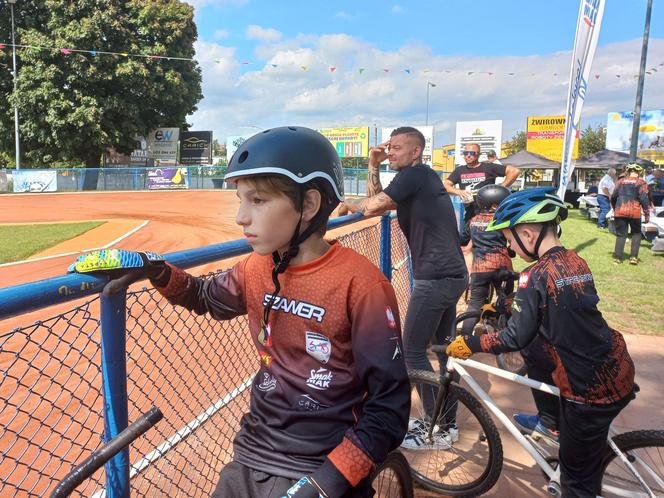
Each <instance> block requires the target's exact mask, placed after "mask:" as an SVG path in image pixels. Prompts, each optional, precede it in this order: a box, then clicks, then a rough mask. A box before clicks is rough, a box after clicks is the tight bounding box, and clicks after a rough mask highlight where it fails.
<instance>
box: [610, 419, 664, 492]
mask: <svg viewBox="0 0 664 498" xmlns="http://www.w3.org/2000/svg"><path fill="white" fill-rule="evenodd" d="M613 442H614V443H616V446H618V448H619V449H620V451H621V452H622V453H623V454H624V455H625V457H626V458H627V460H628V461H629V462H630V463H631V464H632V466H633V467H634V469H635V470H636V471H637V473H638V475H639V476H640V477H641V479H642V480H643V482H644V483H645V486H644V485H643V484H641V483H640V482H639V479H638V478H637V477H636V476H635V475H634V473H633V472H632V471H631V470H630V469H629V468H628V467H627V465H625V463H624V462H622V460H621V459H620V458H619V457H618V455H616V454H615V452H614V451H613V450H612V449H611V448H610V447H607V449H606V452H605V454H604V458H603V459H602V465H603V467H604V474H603V476H602V496H604V497H618V496H624V497H629V498H633V497H644V498H646V497H650V496H657V497H664V431H654V430H641V431H631V432H625V433H623V434H618V435H617V436H615V437H613Z"/></svg>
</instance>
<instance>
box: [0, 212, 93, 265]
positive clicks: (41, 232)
mask: <svg viewBox="0 0 664 498" xmlns="http://www.w3.org/2000/svg"><path fill="white" fill-rule="evenodd" d="M102 223H103V222H101V221H89V222H83V223H54V224H39V225H4V226H0V240H1V241H2V244H0V263H10V262H12V261H20V260H22V259H26V258H28V257H30V256H32V255H33V254H37V253H38V252H41V251H43V250H45V249H48V248H49V247H52V246H54V245H55V244H58V243H60V242H62V241H65V240H68V239H71V238H74V237H76V236H77V235H80V234H82V233H85V232H87V231H88V230H92V229H93V228H95V227H98V226H99V225H101V224H102Z"/></svg>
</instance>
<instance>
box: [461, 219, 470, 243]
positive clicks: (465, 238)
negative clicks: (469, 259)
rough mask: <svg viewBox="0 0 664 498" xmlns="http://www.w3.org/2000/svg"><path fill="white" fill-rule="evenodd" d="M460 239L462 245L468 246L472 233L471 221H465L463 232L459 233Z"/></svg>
mask: <svg viewBox="0 0 664 498" xmlns="http://www.w3.org/2000/svg"><path fill="white" fill-rule="evenodd" d="M459 239H461V245H462V246H467V245H468V243H469V242H470V239H471V235H470V223H464V224H463V227H461V232H460V233H459Z"/></svg>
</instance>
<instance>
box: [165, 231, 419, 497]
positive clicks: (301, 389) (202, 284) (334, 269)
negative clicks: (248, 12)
mask: <svg viewBox="0 0 664 498" xmlns="http://www.w3.org/2000/svg"><path fill="white" fill-rule="evenodd" d="M273 267H274V263H273V261H272V258H271V257H270V256H259V255H257V254H255V253H253V254H251V255H249V256H248V257H247V258H246V259H244V260H243V261H241V262H239V263H237V264H236V265H235V266H234V267H233V268H232V269H231V270H229V271H227V272H224V273H222V274H220V275H217V276H215V277H214V278H212V279H201V278H194V277H193V276H191V275H189V274H187V273H185V272H184V271H182V270H179V269H176V268H172V270H171V277H170V280H169V281H168V284H167V285H166V286H165V287H163V288H158V290H159V292H161V293H162V294H163V295H164V296H166V298H167V299H168V300H169V301H170V302H172V303H174V304H178V305H181V306H184V307H186V308H187V309H190V310H193V311H194V312H196V313H198V314H203V313H210V315H211V316H212V317H213V318H216V319H218V320H225V319H230V318H233V317H236V316H238V315H244V314H247V315H248V321H249V332H250V334H251V337H252V339H253V342H254V344H255V346H256V349H257V352H258V354H257V355H256V363H257V364H258V367H259V370H258V373H257V374H256V376H255V378H254V380H253V385H252V389H251V408H250V411H249V413H247V414H245V415H244V417H243V418H242V422H241V428H240V431H239V432H238V434H237V436H236V438H235V441H234V459H235V460H236V461H238V462H240V463H242V464H244V465H247V466H248V467H250V468H252V469H256V470H261V471H263V472H266V473H269V474H271V475H277V476H281V477H287V478H292V479H298V478H300V477H302V476H303V475H312V477H314V478H315V480H316V482H317V483H319V485H320V486H321V487H322V488H323V489H324V490H325V491H326V492H328V493H329V494H330V495H331V496H340V495H342V494H343V493H344V492H345V491H346V490H347V489H348V488H349V487H350V486H355V485H357V483H358V482H359V481H360V480H361V479H363V478H364V477H366V476H367V475H368V474H369V473H370V471H371V469H372V468H373V466H374V464H375V462H381V461H382V460H383V459H384V458H385V456H386V455H387V453H388V452H389V451H391V450H392V449H394V448H396V447H397V446H399V444H400V442H401V441H402V438H403V436H404V434H405V432H406V428H407V424H408V415H409V411H410V388H409V383H408V377H407V374H406V367H405V364H404V360H403V358H402V343H401V328H400V322H399V315H398V307H397V301H396V297H395V294H394V290H393V288H392V286H391V285H390V283H389V282H388V281H387V279H386V278H385V277H384V276H383V274H382V273H381V272H380V271H379V270H378V268H376V267H375V266H374V265H372V264H371V263H370V262H369V261H368V260H367V259H366V258H364V257H363V256H360V255H359V254H357V253H356V252H354V251H353V250H351V249H348V248H345V247H343V246H341V245H339V244H338V243H336V242H334V243H332V247H331V248H330V249H329V250H328V251H327V253H326V254H324V255H323V256H321V257H320V258H318V259H316V260H314V261H311V262H309V263H305V264H302V265H291V266H289V267H288V268H287V269H286V272H285V273H283V274H282V275H281V276H280V277H279V279H280V282H281V292H280V293H279V295H278V297H277V298H276V300H275V301H274V304H273V305H272V310H271V312H270V319H269V320H270V323H269V327H268V328H267V329H265V330H262V329H261V318H262V316H263V306H264V303H266V302H268V300H269V298H270V294H271V292H272V289H274V284H273V283H272V269H273Z"/></svg>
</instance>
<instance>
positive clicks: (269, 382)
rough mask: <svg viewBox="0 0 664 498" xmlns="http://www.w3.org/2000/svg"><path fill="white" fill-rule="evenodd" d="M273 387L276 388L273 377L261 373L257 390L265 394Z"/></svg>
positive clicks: (275, 380)
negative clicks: (261, 376) (261, 378)
mask: <svg viewBox="0 0 664 498" xmlns="http://www.w3.org/2000/svg"><path fill="white" fill-rule="evenodd" d="M275 387H277V379H276V378H275V377H274V376H273V375H271V374H269V373H267V372H263V380H262V381H261V383H260V384H258V386H257V389H258V390H259V391H263V392H264V393H266V392H268V391H272V389H274V388H275Z"/></svg>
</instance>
